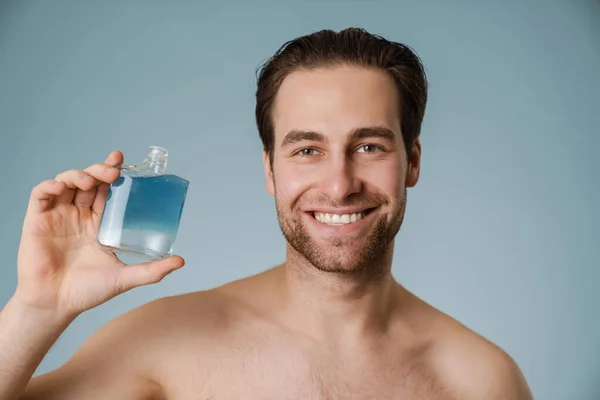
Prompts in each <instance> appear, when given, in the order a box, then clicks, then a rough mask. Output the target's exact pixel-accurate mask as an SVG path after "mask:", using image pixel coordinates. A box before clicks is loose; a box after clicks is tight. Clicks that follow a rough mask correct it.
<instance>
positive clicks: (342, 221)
mask: <svg viewBox="0 0 600 400" xmlns="http://www.w3.org/2000/svg"><path fill="white" fill-rule="evenodd" d="M314 215H315V219H316V220H317V221H319V222H322V223H324V224H328V225H346V224H351V223H353V222H357V221H360V220H361V219H362V218H363V217H364V216H365V214H364V213H361V212H360V213H354V214H327V213H319V212H315V213H314Z"/></svg>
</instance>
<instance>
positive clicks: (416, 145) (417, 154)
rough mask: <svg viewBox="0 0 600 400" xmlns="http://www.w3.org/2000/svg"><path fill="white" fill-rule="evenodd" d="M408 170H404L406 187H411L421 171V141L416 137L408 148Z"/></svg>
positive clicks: (415, 182) (417, 179)
mask: <svg viewBox="0 0 600 400" xmlns="http://www.w3.org/2000/svg"><path fill="white" fill-rule="evenodd" d="M409 150H410V151H409V153H408V154H410V157H409V160H408V170H407V172H406V187H413V186H415V185H416V184H417V182H418V181H419V174H420V172H421V141H420V140H419V138H416V139H415V140H414V141H413V142H412V145H411V147H410V149H409Z"/></svg>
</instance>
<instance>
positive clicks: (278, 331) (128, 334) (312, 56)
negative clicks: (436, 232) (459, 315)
mask: <svg viewBox="0 0 600 400" xmlns="http://www.w3.org/2000/svg"><path fill="white" fill-rule="evenodd" d="M426 93H427V85H426V80H425V74H424V72H423V69H422V66H421V63H420V62H419V60H418V58H417V57H416V55H415V54H414V53H413V52H412V51H411V50H410V49H408V48H407V47H405V46H403V45H401V44H398V43H392V42H389V41H386V40H384V39H382V38H379V37H376V36H372V35H370V34H368V33H367V32H364V31H361V30H357V29H349V30H345V31H342V32H341V33H334V32H328V31H324V32H320V33H316V34H313V35H309V36H306V37H302V38H299V39H297V40H295V41H292V42H291V43H288V44H287V45H286V46H284V47H283V50H282V51H280V52H277V54H276V55H275V56H274V57H273V58H272V59H271V60H270V62H269V63H268V64H266V66H265V67H264V68H263V69H262V72H261V75H260V77H259V83H258V91H257V106H256V117H257V123H258V128H259V133H260V136H261V139H262V140H263V144H264V149H265V151H264V154H263V159H264V166H265V176H266V188H267V191H268V192H269V193H270V194H271V195H273V196H274V197H275V200H276V209H277V214H278V217H279V222H280V226H281V229H282V231H283V233H284V235H285V237H286V239H287V256H286V260H285V262H284V263H283V264H282V265H279V266H277V267H275V268H272V269H269V270H267V271H265V272H263V273H260V274H257V275H255V276H252V277H248V278H245V279H241V280H239V281H235V282H232V283H229V284H226V285H224V286H222V287H218V288H215V289H213V290H208V291H202V292H197V293H189V294H183V295H180V296H173V297H167V298H162V299H158V300H156V301H153V302H151V303H149V304H146V305H143V306H141V307H139V308H137V309H134V310H132V311H130V312H128V313H126V314H125V315H123V316H120V317H119V318H116V319H115V320H114V321H112V322H110V323H109V324H107V325H106V326H105V327H103V328H102V329H100V330H99V331H98V332H97V333H96V334H94V335H93V336H92V337H91V338H90V339H89V340H88V341H87V342H86V343H85V344H84V345H83V346H82V348H81V349H79V350H78V351H77V352H76V354H75V355H74V356H73V357H72V358H71V359H70V360H69V361H68V362H67V363H66V364H65V365H63V366H62V367H61V368H59V369H57V370H55V371H52V372H49V373H47V374H43V375H40V376H36V377H34V378H31V377H32V375H33V374H34V372H35V370H36V367H37V366H38V365H39V363H40V362H41V360H42V359H43V357H44V355H45V354H46V352H47V351H48V350H49V348H50V347H51V346H52V344H53V343H54V342H55V340H56V339H57V338H58V337H59V335H60V334H61V333H62V332H63V331H64V330H65V329H66V328H67V327H68V326H69V324H70V323H71V322H72V321H73V320H74V319H75V318H76V317H77V316H78V315H80V314H81V313H82V312H84V311H86V310H89V309H91V308H93V307H95V306H97V305H99V304H102V303H104V302H106V301H108V300H109V299H111V298H113V297H115V296H117V295H118V294H120V293H123V292H125V291H127V290H130V289H132V288H135V287H138V286H141V285H146V284H152V283H156V282H158V281H160V280H161V279H162V278H163V277H164V276H166V275H167V274H169V273H170V272H172V271H174V270H176V269H178V268H180V267H182V266H183V264H184V260H183V259H182V258H181V257H179V256H172V257H170V258H168V259H164V260H161V261H155V262H150V263H143V264H139V265H136V266H124V265H123V264H122V263H121V262H120V261H119V260H118V259H117V258H116V257H115V256H114V254H112V253H108V252H106V251H104V250H102V249H101V248H100V247H99V245H98V244H97V242H96V230H97V228H98V223H99V220H100V215H101V213H102V208H103V205H104V202H105V199H106V193H107V184H108V183H110V182H114V181H115V180H116V179H117V176H118V171H117V170H116V169H115V168H113V167H111V166H112V165H114V164H115V163H120V162H122V161H123V155H122V154H121V153H120V152H118V151H115V152H112V153H111V154H110V155H109V156H108V158H107V159H106V161H105V162H104V163H103V164H96V165H92V166H90V167H89V168H87V169H86V170H85V171H67V172H64V173H61V174H59V175H58V176H56V179H54V180H50V181H46V182H43V183H41V184H39V185H38V186H36V187H35V188H34V189H33V190H32V194H31V199H30V203H29V206H28V210H27V214H26V217H25V221H24V226H23V231H22V238H21V245H20V248H19V258H18V285H17V288H16V290H15V292H14V295H13V296H12V298H11V300H10V301H9V302H8V304H7V305H6V307H5V308H4V310H3V311H2V314H0V317H1V318H0V399H1V400H8V399H10V400H16V399H21V400H25V399H27V400H34V399H61V400H92V399H110V400H119V399H124V400H125V399H127V400H136V399H140V400H141V399H169V400H192V399H211V400H221V399H232V400H233V399H236V400H239V399H273V400H284V399H303V400H304V399H402V400H409V399H440V400H449V399H455V400H527V399H532V395H531V393H530V390H529V388H528V385H527V383H526V381H525V379H524V377H523V375H522V373H521V372H520V369H519V367H518V366H517V365H516V364H515V362H514V361H513V360H512V359H511V358H510V357H509V356H508V355H507V354H506V353H505V352H504V351H502V350H501V349H499V348H498V347H497V346H495V345H493V344H492V343H490V342H489V341H487V340H486V339H484V338H483V337H481V336H479V335H477V334H476V333H474V332H472V331H470V330H469V329H468V328H466V327H465V326H463V325H461V324H460V323H458V322H457V321H455V320H453V319H452V318H450V317H449V316H447V315H445V314H443V313H442V312H440V311H439V310H436V309H435V308H433V307H432V306H430V305H428V304H426V303H425V302H424V301H422V300H421V299H419V298H417V297H416V296H415V295H413V294H412V293H410V292H409V291H408V290H406V289H405V288H403V287H402V286H401V285H400V284H399V283H398V282H396V281H395V279H394V278H393V276H392V274H391V264H392V255H393V248H394V238H395V236H396V233H397V232H398V230H399V229H400V226H401V224H402V219H403V216H404V209H405V204H406V188H410V187H413V186H415V184H416V183H417V180H418V177H419V169H420V157H421V144H420V142H419V131H420V126H421V121H422V119H423V115H424V110H425V103H426V99H427V95H426ZM275 94H276V97H275Z"/></svg>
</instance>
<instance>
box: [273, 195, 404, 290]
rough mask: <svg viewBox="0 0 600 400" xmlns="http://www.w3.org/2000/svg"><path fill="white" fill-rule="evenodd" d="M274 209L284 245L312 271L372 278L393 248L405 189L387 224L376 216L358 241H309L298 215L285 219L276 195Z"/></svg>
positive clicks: (382, 218) (296, 212) (379, 270)
mask: <svg viewBox="0 0 600 400" xmlns="http://www.w3.org/2000/svg"><path fill="white" fill-rule="evenodd" d="M275 205H276V209H277V218H278V220H279V226H280V229H281V231H282V233H283V235H284V237H285V239H286V241H287V243H288V244H289V246H290V247H291V248H292V249H293V251H295V253H297V255H298V256H300V257H301V258H303V259H304V260H306V261H307V262H308V263H309V264H310V265H312V266H313V267H314V268H316V269H318V270H320V271H322V272H326V273H331V274H339V275H346V276H351V275H352V276H362V277H364V278H374V277H375V276H377V275H380V274H382V273H384V272H385V271H382V270H381V269H382V268H384V266H385V264H386V263H384V262H380V261H381V259H382V258H383V257H385V255H386V254H387V253H388V251H389V250H390V247H391V246H393V241H394V238H395V237H396V235H397V234H398V232H399V230H400V227H401V226H402V222H403V220H404V212H405V209H406V188H405V189H404V190H403V196H402V199H401V200H400V201H399V203H398V206H397V207H395V209H394V210H393V215H392V218H391V219H390V220H389V221H388V219H387V218H386V215H380V216H379V217H378V219H377V221H375V222H374V226H373V228H372V229H371V231H370V232H369V233H368V234H367V235H366V236H363V237H358V238H344V237H339V238H333V239H319V238H313V237H312V236H310V235H309V233H308V230H307V229H306V227H305V225H304V223H303V221H302V218H301V213H302V212H301V211H299V210H296V211H294V212H290V213H288V214H287V215H286V213H284V212H283V211H282V209H283V207H282V206H281V204H280V203H279V200H278V197H277V194H275Z"/></svg>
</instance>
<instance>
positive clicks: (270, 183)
mask: <svg viewBox="0 0 600 400" xmlns="http://www.w3.org/2000/svg"><path fill="white" fill-rule="evenodd" d="M269 158H270V157H269V153H268V152H267V151H266V150H264V151H263V166H264V169H265V184H266V188H267V193H268V194H269V195H271V196H275V181H274V180H273V168H272V165H271V160H270V159H269Z"/></svg>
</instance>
